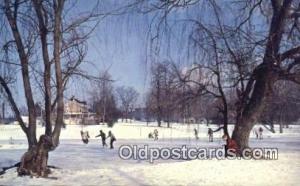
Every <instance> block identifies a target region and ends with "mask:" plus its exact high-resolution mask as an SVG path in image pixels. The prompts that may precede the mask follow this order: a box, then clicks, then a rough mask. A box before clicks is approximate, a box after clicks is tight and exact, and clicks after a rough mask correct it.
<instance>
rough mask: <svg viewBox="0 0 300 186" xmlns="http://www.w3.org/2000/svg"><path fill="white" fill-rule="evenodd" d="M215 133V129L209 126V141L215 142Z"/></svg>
mask: <svg viewBox="0 0 300 186" xmlns="http://www.w3.org/2000/svg"><path fill="white" fill-rule="evenodd" d="M213 133H214V131H213V130H212V129H211V128H208V132H207V134H208V141H209V142H213V141H214V137H213Z"/></svg>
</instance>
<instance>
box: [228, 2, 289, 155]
mask: <svg viewBox="0 0 300 186" xmlns="http://www.w3.org/2000/svg"><path fill="white" fill-rule="evenodd" d="M274 2H276V3H275V4H274ZM291 3H292V0H285V1H281V2H279V1H273V4H272V5H273V15H272V21H271V24H270V28H269V33H268V41H267V43H266V49H265V54H264V58H263V63H262V64H261V65H259V66H257V68H256V69H255V70H254V72H253V74H254V76H255V77H254V79H255V81H256V82H255V84H254V88H253V92H252V94H251V96H249V97H250V100H249V102H248V103H247V104H245V105H244V106H243V109H242V112H241V113H240V114H238V116H237V123H236V126H235V128H234V131H233V134H232V137H233V139H234V140H236V142H237V143H238V146H239V149H240V150H243V149H244V148H247V147H249V142H248V141H249V135H250V132H251V129H252V128H253V126H254V125H255V122H256V121H257V117H258V116H259V115H260V114H261V112H262V110H263V108H264V106H265V105H266V99H267V98H268V96H269V95H270V94H271V93H272V86H273V84H274V83H275V81H276V80H277V78H278V77H277V76H278V72H277V71H276V69H277V66H279V65H280V59H279V58H278V54H279V52H280V43H281V40H282V35H283V32H284V27H285V23H286V18H287V16H288V12H289V8H290V7H291ZM248 84H249V82H248ZM249 94H250V91H249ZM244 96H246V97H245V98H246V99H247V97H248V95H244Z"/></svg>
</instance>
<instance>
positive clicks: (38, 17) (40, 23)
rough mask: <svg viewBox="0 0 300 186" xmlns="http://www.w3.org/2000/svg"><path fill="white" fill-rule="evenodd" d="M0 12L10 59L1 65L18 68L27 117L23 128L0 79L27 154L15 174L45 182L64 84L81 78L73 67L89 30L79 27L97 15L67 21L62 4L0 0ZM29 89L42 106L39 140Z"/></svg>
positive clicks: (55, 141) (61, 109)
mask: <svg viewBox="0 0 300 186" xmlns="http://www.w3.org/2000/svg"><path fill="white" fill-rule="evenodd" d="M71 7H73V5H72V6H71ZM1 8H2V11H3V16H5V18H6V21H5V22H4V24H5V25H6V26H7V28H8V30H5V31H4V32H3V33H4V34H5V33H6V32H9V31H10V33H11V34H7V35H8V36H7V37H8V38H9V37H11V38H9V39H7V43H6V45H8V44H9V46H10V48H12V50H10V55H12V56H16V57H15V58H11V59H8V60H6V61H4V63H5V65H9V64H14V65H16V66H19V67H20V68H21V77H22V78H21V79H22V81H23V89H24V95H25V100H26V109H27V111H28V116H29V121H28V123H25V122H24V121H23V119H22V118H21V113H20V110H19V108H18V106H17V102H16V100H15V98H14V96H13V92H12V88H11V87H10V84H9V81H8V79H7V78H5V77H3V76H0V83H1V85H2V87H3V89H4V90H5V93H6V96H7V98H8V100H9V102H10V105H11V108H12V110H13V111H14V114H15V116H16V118H17V120H18V122H19V124H20V126H21V128H22V130H23V131H24V133H25V134H26V136H27V140H28V151H27V152H26V153H25V154H24V155H23V157H22V158H21V163H20V166H19V168H18V174H19V175H37V176H42V177H46V176H47V175H48V174H49V173H50V169H49V168H48V165H47V164H48V163H47V161H48V152H49V151H51V150H54V149H55V148H56V147H57V146H58V145H59V136H60V131H61V127H62V125H63V113H64V100H63V99H64V97H63V96H64V90H65V88H66V85H67V82H68V80H69V79H70V78H71V77H73V76H78V75H80V76H83V77H87V76H84V74H85V73H84V71H81V70H80V68H79V65H80V64H81V63H82V62H83V58H84V56H85V42H86V40H87V39H88V36H89V35H90V33H91V32H92V30H93V28H91V29H88V30H86V31H82V30H81V29H79V28H80V27H82V26H83V25H84V24H85V23H86V22H88V21H90V20H91V19H92V18H94V17H97V16H96V15H94V12H93V11H92V12H93V13H89V14H87V15H81V16H79V17H78V19H73V20H68V19H67V18H66V17H65V16H66V14H64V11H65V1H64V0H59V1H58V0H53V1H50V0H49V1H41V0H32V1H29V0H28V1H19V0H5V1H4V2H3V3H1ZM39 51H41V53H39ZM39 54H41V57H42V63H43V67H44V68H43V69H42V70H40V69H39V63H38V61H37V60H35V59H36V58H35V57H39ZM15 61H16V62H15ZM33 77H34V78H33ZM40 80H41V81H40ZM40 82H43V84H40ZM34 85H37V87H39V89H40V90H41V92H42V93H43V98H44V103H45V104H44V106H45V118H46V119H45V134H43V135H41V136H40V138H39V140H37V136H36V135H37V134H36V117H37V113H36V104H35V100H34V91H33V86H34ZM53 98H54V99H53ZM53 111H55V113H53ZM52 121H54V128H53V129H52Z"/></svg>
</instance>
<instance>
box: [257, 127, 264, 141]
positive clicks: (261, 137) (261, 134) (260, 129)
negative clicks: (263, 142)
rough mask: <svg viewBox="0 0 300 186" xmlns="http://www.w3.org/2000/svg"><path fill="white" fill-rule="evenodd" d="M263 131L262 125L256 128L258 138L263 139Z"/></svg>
mask: <svg viewBox="0 0 300 186" xmlns="http://www.w3.org/2000/svg"><path fill="white" fill-rule="evenodd" d="M263 131H264V129H263V128H262V127H259V129H258V132H259V139H263Z"/></svg>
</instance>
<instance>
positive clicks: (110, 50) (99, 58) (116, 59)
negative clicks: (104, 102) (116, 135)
mask: <svg viewBox="0 0 300 186" xmlns="http://www.w3.org/2000/svg"><path fill="white" fill-rule="evenodd" d="M79 4H80V6H79V9H80V10H82V9H84V8H87V7H89V6H90V5H87V6H85V5H84V4H82V2H80V3H79ZM87 9H88V8H87ZM147 19H148V17H147V15H142V14H140V15H132V14H130V15H128V14H124V15H120V16H109V17H106V18H105V19H103V20H102V21H101V22H100V24H99V25H98V26H97V28H96V30H95V32H94V33H93V34H92V36H91V37H90V39H89V41H88V54H87V57H86V60H87V61H89V62H92V63H93V65H90V64H86V65H84V68H85V69H86V70H87V71H89V73H91V74H94V75H97V73H99V72H100V71H104V70H107V71H108V72H109V73H110V74H111V75H112V78H113V79H114V80H115V83H114V85H115V86H122V85H124V86H132V87H134V88H135V89H137V90H138V92H140V94H141V96H142V95H143V94H144V93H145V92H146V90H147V80H148V79H147V73H149V72H148V70H147V62H146V55H147V52H146V51H147V32H148V25H149V24H148V21H147ZM89 86H91V85H90V84H89V83H86V82H81V83H80V82H79V83H74V82H73V83H71V84H70V88H69V89H68V90H67V92H66V95H67V96H70V95H73V94H74V95H75V96H78V97H80V98H82V99H87V97H88V93H87V91H86V88H87V87H89Z"/></svg>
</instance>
